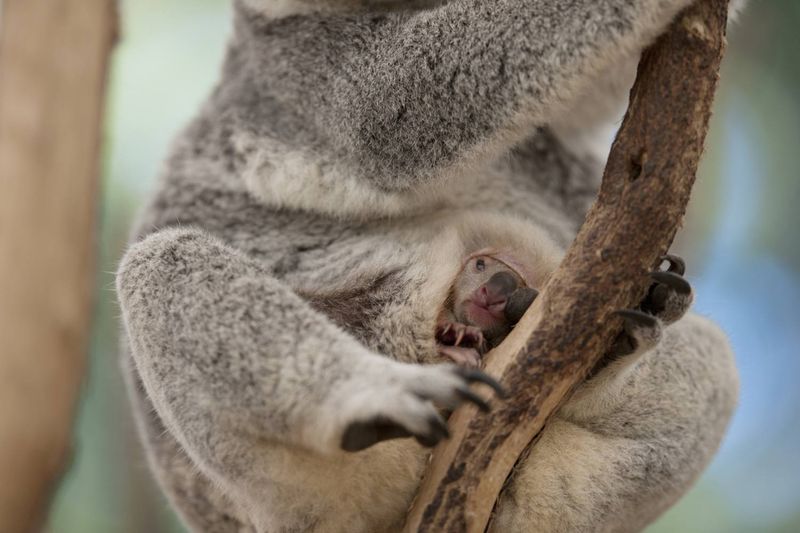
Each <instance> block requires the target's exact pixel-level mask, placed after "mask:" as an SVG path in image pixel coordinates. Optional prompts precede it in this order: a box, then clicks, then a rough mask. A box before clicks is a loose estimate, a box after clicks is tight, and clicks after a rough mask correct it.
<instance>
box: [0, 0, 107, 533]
mask: <svg viewBox="0 0 800 533" xmlns="http://www.w3.org/2000/svg"><path fill="white" fill-rule="evenodd" d="M0 6H1V7H2V15H1V16H0V24H1V25H2V26H0V531H2V532H3V533H17V532H27V531H35V530H36V529H38V528H39V527H41V525H42V523H43V521H44V519H45V517H46V515H47V507H48V504H49V501H50V499H51V496H52V494H53V492H54V490H55V488H56V486H57V483H58V481H59V478H60V477H61V474H62V472H63V471H64V469H65V467H66V465H67V464H68V459H69V456H70V442H71V428H72V422H73V418H74V415H75V410H76V404H77V398H78V394H79V390H80V386H81V382H82V379H83V374H84V369H85V359H86V357H85V356H86V352H87V350H88V338H89V335H88V334H89V326H90V318H91V310H92V285H93V284H92V281H93V277H94V255H95V246H94V226H95V213H96V211H97V206H96V199H97V185H98V183H97V174H98V156H99V146H100V138H101V117H102V109H103V103H104V94H105V82H106V72H107V66H108V60H109V55H110V51H111V49H112V47H113V43H114V40H115V36H116V4H115V2H114V1H113V0H3V1H0Z"/></svg>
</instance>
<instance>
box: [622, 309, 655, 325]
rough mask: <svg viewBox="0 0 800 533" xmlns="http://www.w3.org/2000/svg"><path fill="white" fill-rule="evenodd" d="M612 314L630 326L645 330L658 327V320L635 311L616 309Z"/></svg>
mask: <svg viewBox="0 0 800 533" xmlns="http://www.w3.org/2000/svg"><path fill="white" fill-rule="evenodd" d="M612 314H614V315H617V316H618V317H620V318H622V319H623V320H625V321H626V322H628V323H629V324H630V325H632V326H640V327H641V326H644V327H646V328H655V327H658V319H657V318H656V317H654V316H653V315H648V314H647V313H645V312H643V311H637V310H636V309H617V310H616V311H613V312H612Z"/></svg>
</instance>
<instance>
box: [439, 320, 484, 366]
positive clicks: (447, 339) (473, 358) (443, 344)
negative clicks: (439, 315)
mask: <svg viewBox="0 0 800 533" xmlns="http://www.w3.org/2000/svg"><path fill="white" fill-rule="evenodd" d="M436 342H437V346H438V349H439V354H440V355H443V356H445V357H447V358H449V359H450V360H451V361H453V362H454V363H456V364H459V365H462V366H466V367H470V368H477V367H478V366H480V364H481V354H483V353H484V352H485V351H486V340H485V339H484V337H483V332H482V331H481V330H480V329H479V328H476V327H474V326H467V325H466V324H461V323H459V322H450V321H444V322H440V323H439V324H438V325H437V327H436Z"/></svg>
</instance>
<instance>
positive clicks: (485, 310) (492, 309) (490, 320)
mask: <svg viewBox="0 0 800 533" xmlns="http://www.w3.org/2000/svg"><path fill="white" fill-rule="evenodd" d="M505 306H506V301H505V300H503V301H502V302H497V303H493V304H491V305H488V306H487V305H480V304H478V303H476V302H474V301H472V300H467V302H466V306H465V309H464V311H465V314H466V315H467V318H468V319H469V322H471V323H472V324H475V325H476V326H478V327H481V328H486V327H491V326H495V325H496V324H498V323H499V322H502V321H503V320H504V315H503V310H504V309H505Z"/></svg>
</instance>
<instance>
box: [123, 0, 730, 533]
mask: <svg viewBox="0 0 800 533" xmlns="http://www.w3.org/2000/svg"><path fill="white" fill-rule="evenodd" d="M689 3H690V0H570V1H563V0H494V1H492V2H488V1H486V0H453V1H451V2H447V3H438V2H437V3H434V2H411V1H409V2H401V1H399V0H398V1H396V2H393V3H392V2H379V1H377V0H375V1H370V0H366V1H356V0H352V1H346V0H340V1H333V0H331V1H314V0H297V1H290V0H281V1H279V0H274V1H273V0H247V1H244V0H238V1H237V2H236V4H235V31H234V35H233V38H232V40H231V42H230V46H229V50H228V54H227V58H226V60H225V64H224V68H223V71H222V76H221V80H220V83H219V84H218V86H217V87H216V89H215V91H214V92H213V94H212V95H211V96H210V98H209V99H208V102H207V103H206V105H205V106H204V107H203V109H202V110H201V112H200V114H199V116H198V117H197V118H196V119H195V120H194V122H193V123H192V124H191V125H190V126H189V128H188V129H187V130H186V131H185V132H184V133H183V135H182V136H181V137H180V139H179V140H178V142H177V144H176V145H175V148H174V152H173V154H172V156H171V158H170V159H169V162H168V165H167V168H166V172H165V174H164V176H163V177H162V179H161V181H160V183H159V185H158V189H157V191H156V194H155V195H154V197H153V199H152V200H151V202H150V203H149V206H148V207H147V209H146V210H145V211H144V213H143V215H142V217H141V219H140V222H139V225H138V229H137V230H136V233H135V239H134V240H135V242H134V244H133V245H132V246H131V247H130V249H129V250H128V252H127V253H126V255H125V257H124V259H123V260H122V263H121V266H120V269H119V273H118V277H117V287H118V294H119V300H120V303H121V306H122V310H123V317H124V322H125V326H126V331H127V340H126V346H125V350H124V351H125V353H126V356H125V362H126V365H125V366H126V371H127V375H128V378H129V379H128V381H129V385H130V390H131V394H132V397H133V401H134V403H135V409H136V412H137V414H138V420H139V425H140V430H141V432H142V434H143V436H144V440H145V444H146V448H147V450H148V455H149V459H150V463H151V466H152V468H153V469H154V471H155V472H156V474H157V476H158V478H159V481H160V482H161V484H162V486H163V488H164V489H165V491H166V492H167V494H168V495H169V497H170V499H171V501H172V503H173V505H174V506H175V507H176V508H177V509H178V510H179V511H180V513H181V515H182V517H183V519H184V520H185V522H186V523H187V524H189V525H190V526H191V527H192V528H193V529H194V530H197V531H212V532H227V531H259V532H261V531H270V532H278V531H282V532H284V531H285V532H289V531H316V532H340V531H347V532H369V533H373V532H383V531H386V532H389V531H397V530H398V529H399V527H400V525H401V524H402V522H403V519H404V516H405V512H406V509H407V508H408V505H409V502H410V500H411V498H412V497H413V495H414V492H415V490H416V487H417V484H418V481H419V478H420V475H421V473H422V472H423V470H424V468H425V464H426V460H427V452H426V450H425V448H424V447H423V446H422V445H421V444H420V442H421V443H422V444H427V445H430V444H433V443H435V442H436V441H437V440H439V439H441V438H443V437H444V436H445V435H446V428H444V427H442V421H441V419H440V418H439V415H438V414H437V412H436V410H435V409H434V407H433V405H432V402H437V403H439V404H443V405H445V406H449V407H454V406H456V405H457V404H458V403H459V402H460V401H461V400H462V399H464V398H469V392H468V389H466V386H467V384H468V382H469V381H470V379H482V377H481V376H480V375H477V374H474V373H473V374H470V373H465V372H462V371H459V370H458V369H455V368H454V367H451V366H446V365H433V366H430V365H429V366H423V365H420V364H419V363H433V362H439V361H441V359H440V358H439V357H438V356H437V350H436V343H435V338H434V329H435V328H434V324H435V320H436V313H437V310H438V308H439V307H440V305H441V302H442V299H443V298H444V297H445V295H446V292H447V290H448V283H450V282H451V281H452V279H453V278H454V276H455V274H456V273H457V272H458V269H459V268H461V266H462V264H461V259H462V258H463V257H464V256H465V255H469V253H471V252H474V251H475V250H477V249H480V248H482V247H484V246H487V245H489V246H500V247H504V248H505V249H507V250H511V251H513V252H515V253H521V254H522V256H523V257H524V259H525V262H526V264H527V266H528V267H529V268H530V269H531V270H532V271H533V272H534V276H539V278H540V279H544V277H546V275H547V274H548V273H549V271H550V270H551V269H552V268H553V267H554V265H555V264H556V263H557V260H558V257H559V255H560V253H561V251H562V250H563V249H564V247H565V246H566V245H567V244H568V243H569V242H570V241H571V239H572V238H573V237H574V234H575V232H576V230H577V228H578V226H579V225H580V223H581V221H582V219H583V216H584V213H585V210H586V208H587V206H588V204H589V203H590V202H591V200H592V198H593V197H594V194H595V193H596V189H597V185H598V181H599V179H598V176H599V170H600V167H601V165H600V161H599V160H598V158H597V157H596V156H595V155H593V154H592V150H591V149H590V148H591V143H590V142H587V140H589V141H591V135H590V133H591V132H592V131H594V130H595V129H597V128H600V127H602V126H603V124H604V123H605V122H606V121H607V117H609V116H612V115H613V113H611V111H614V110H617V109H618V108H619V104H620V102H624V99H625V94H626V90H627V88H628V87H629V85H630V81H631V79H632V73H633V71H634V67H635V64H636V61H637V57H638V55H639V53H640V51H641V50H642V49H643V47H644V46H646V45H647V44H648V43H650V42H651V41H652V40H653V38H654V37H655V36H657V35H658V34H659V32H661V31H663V30H664V29H665V28H666V26H667V25H668V24H669V22H670V21H671V20H672V19H673V18H674V17H675V15H676V14H677V13H678V12H679V11H680V10H681V9H682V8H684V7H686V6H687V5H688V4H689ZM520 250H522V252H520ZM673 318H677V317H673ZM665 322H669V321H668V320H665ZM660 324H661V322H657V323H656V324H655V327H654V329H653V331H656V332H657V333H658V332H660V331H661V330H660ZM639 340H640V341H641V338H639ZM650 347H651V346H649V345H648V346H639V347H638V349H637V351H636V354H635V355H636V357H635V358H631V357H628V358H627V359H625V360H624V363H625V364H618V363H613V364H610V365H608V366H607V367H606V368H604V369H603V370H601V371H600V372H598V373H597V374H596V376H595V377H594V378H593V379H591V380H590V381H588V382H587V383H586V384H585V385H584V386H583V387H582V388H581V389H580V390H579V391H578V392H577V393H576V395H575V396H574V397H573V399H572V400H571V401H570V402H569V403H568V404H566V405H565V406H564V407H563V408H562V409H561V411H560V412H559V414H558V415H557V416H556V417H555V419H554V420H553V421H552V422H551V423H550V424H549V425H548V427H547V429H546V430H545V432H544V434H543V436H542V438H541V440H540V441H539V443H538V444H537V446H536V447H535V448H534V450H533V452H532V453H531V455H530V456H529V457H528V458H527V460H526V461H525V462H524V463H523V465H522V466H521V467H520V468H519V471H518V473H517V476H516V478H515V481H514V482H513V484H512V485H511V486H510V487H509V490H508V491H507V492H506V494H507V496H506V497H505V498H504V499H503V500H501V501H500V502H499V505H498V507H497V513H496V517H495V522H494V524H495V528H496V530H497V531H628V530H637V529H640V528H642V527H644V526H645V525H646V524H647V523H649V522H650V521H652V520H653V519H654V518H655V517H656V516H658V515H659V514H660V513H661V512H662V511H663V510H664V509H666V508H667V507H668V506H669V505H671V504H672V503H673V502H674V501H675V500H676V499H677V498H678V497H679V496H680V495H681V494H682V493H683V492H685V491H686V490H687V488H688V486H689V485H690V484H691V483H692V481H693V480H694V479H695V478H696V476H697V475H698V474H699V473H700V471H701V470H702V469H703V467H704V466H705V465H706V464H707V462H708V461H709V459H710V457H711V456H712V454H713V452H714V451H715V449H716V448H717V446H718V444H719V441H720V439H721V437H722V434H723V432H724V428H725V426H726V424H727V421H728V420H729V418H730V416H731V412H732V410H733V407H734V404H735V401H736V396H737V378H736V371H735V369H734V366H733V362H732V357H731V354H730V351H729V349H728V346H727V343H726V340H725V338H724V336H723V335H722V334H721V333H720V332H719V331H718V330H717V329H716V327H715V326H713V325H712V324H710V323H709V322H707V321H706V320H703V319H700V318H698V317H693V316H688V317H686V318H683V319H681V320H679V321H677V322H675V323H674V324H673V325H670V326H669V327H666V328H665V329H664V330H663V335H661V340H660V342H659V343H655V345H654V346H652V349H649V350H648V349H647V348H650ZM411 435H413V436H416V437H417V439H416V440H414V439H408V438H406V439H393V440H386V439H389V438H391V437H399V436H411ZM383 440H386V442H380V443H378V444H377V445H375V446H370V445H371V444H374V443H375V442H376V441H383ZM417 441H419V442H417ZM362 448H364V449H363V450H362V451H358V452H352V451H344V450H345V449H346V450H360V449H362Z"/></svg>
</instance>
